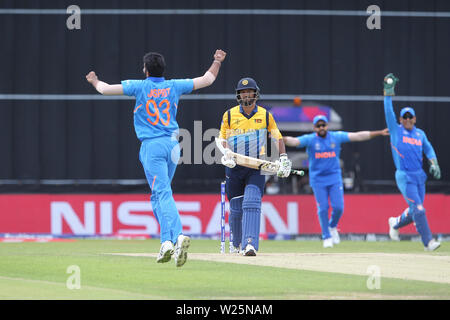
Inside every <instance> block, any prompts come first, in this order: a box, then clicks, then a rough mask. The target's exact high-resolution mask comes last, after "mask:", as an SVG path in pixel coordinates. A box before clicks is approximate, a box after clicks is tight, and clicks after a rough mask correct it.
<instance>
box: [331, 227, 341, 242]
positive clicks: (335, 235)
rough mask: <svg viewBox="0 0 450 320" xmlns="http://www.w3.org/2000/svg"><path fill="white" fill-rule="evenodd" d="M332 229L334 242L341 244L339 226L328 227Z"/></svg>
mask: <svg viewBox="0 0 450 320" xmlns="http://www.w3.org/2000/svg"><path fill="white" fill-rule="evenodd" d="M328 230H330V234H331V239H333V244H339V243H340V242H341V238H340V237H339V232H338V231H337V228H328Z"/></svg>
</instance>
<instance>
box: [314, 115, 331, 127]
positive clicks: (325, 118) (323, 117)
mask: <svg viewBox="0 0 450 320" xmlns="http://www.w3.org/2000/svg"><path fill="white" fill-rule="evenodd" d="M319 121H324V122H325V123H328V119H327V117H325V116H324V115H322V114H320V115H318V116H315V117H314V119H313V124H314V125H316V123H317V122H319Z"/></svg>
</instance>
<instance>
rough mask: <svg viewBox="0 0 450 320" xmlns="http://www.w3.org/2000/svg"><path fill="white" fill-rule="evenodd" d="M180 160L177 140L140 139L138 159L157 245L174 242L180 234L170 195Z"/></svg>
mask: <svg viewBox="0 0 450 320" xmlns="http://www.w3.org/2000/svg"><path fill="white" fill-rule="evenodd" d="M179 159H180V146H179V144H178V141H177V140H175V139H173V138H171V137H158V138H152V139H144V140H143V141H142V144H141V150H140V152H139V160H140V161H141V163H142V166H143V167H144V171H145V176H146V178H147V181H148V184H149V186H150V189H151V192H152V195H151V197H150V200H151V203H152V208H153V213H154V215H155V217H156V219H157V220H158V223H159V225H160V229H161V231H160V233H161V243H163V242H164V241H167V240H169V241H172V242H173V243H176V241H177V238H178V236H179V235H180V234H181V233H182V225H181V219H180V214H179V212H178V210H177V207H176V204H175V200H174V199H173V195H172V187H171V182H172V179H173V176H174V174H175V170H176V168H177V164H178V160H179Z"/></svg>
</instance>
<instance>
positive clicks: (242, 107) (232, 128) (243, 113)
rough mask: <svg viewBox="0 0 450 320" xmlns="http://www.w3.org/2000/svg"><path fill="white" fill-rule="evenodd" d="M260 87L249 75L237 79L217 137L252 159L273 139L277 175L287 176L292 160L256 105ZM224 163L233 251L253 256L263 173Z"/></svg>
mask: <svg viewBox="0 0 450 320" xmlns="http://www.w3.org/2000/svg"><path fill="white" fill-rule="evenodd" d="M259 94H260V91H259V87H258V85H257V84H256V81H255V80H253V79H252V78H243V79H241V80H239V82H238V84H237V87H236V98H237V101H238V103H239V105H237V106H235V107H233V108H231V109H229V110H227V111H226V112H225V113H224V114H223V117H222V124H221V127H220V138H221V139H225V140H226V143H225V145H224V146H225V147H227V148H229V149H230V150H232V151H233V152H236V153H240V154H243V155H246V156H250V157H254V158H265V157H267V156H270V153H271V152H268V149H271V145H272V144H271V139H274V141H275V149H277V150H276V154H277V155H279V159H278V160H277V161H278V164H279V170H278V172H277V175H278V176H279V177H288V176H289V174H290V171H291V166H292V163H291V161H290V160H289V159H288V157H287V155H286V150H285V146H284V142H283V139H282V136H281V133H280V131H279V130H278V127H277V124H276V123H275V120H274V118H273V116H272V114H271V113H270V112H269V111H267V110H266V109H264V108H262V107H261V106H257V105H256V101H257V100H258V98H259ZM221 161H222V164H223V165H225V166H226V167H227V168H225V174H226V194H227V198H228V200H229V203H230V217H229V224H230V231H231V234H232V241H233V246H234V248H235V251H236V252H239V250H242V254H243V255H245V256H255V255H256V252H257V251H258V248H259V233H260V221H261V199H262V197H263V195H264V185H265V182H266V176H265V175H264V174H262V173H261V172H260V171H259V170H256V169H251V168H247V167H243V166H239V165H236V163H235V161H234V160H233V159H231V158H227V156H223V157H222V159H221Z"/></svg>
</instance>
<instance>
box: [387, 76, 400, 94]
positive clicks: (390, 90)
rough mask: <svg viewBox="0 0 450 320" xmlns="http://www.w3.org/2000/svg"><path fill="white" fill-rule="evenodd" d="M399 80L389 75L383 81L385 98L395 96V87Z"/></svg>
mask: <svg viewBox="0 0 450 320" xmlns="http://www.w3.org/2000/svg"><path fill="white" fill-rule="evenodd" d="M399 81H400V80H399V79H398V78H396V77H395V76H394V74H393V73H389V74H387V75H386V76H385V77H384V80H383V93H384V95H385V96H395V91H394V89H395V85H396V84H397V82H399Z"/></svg>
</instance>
